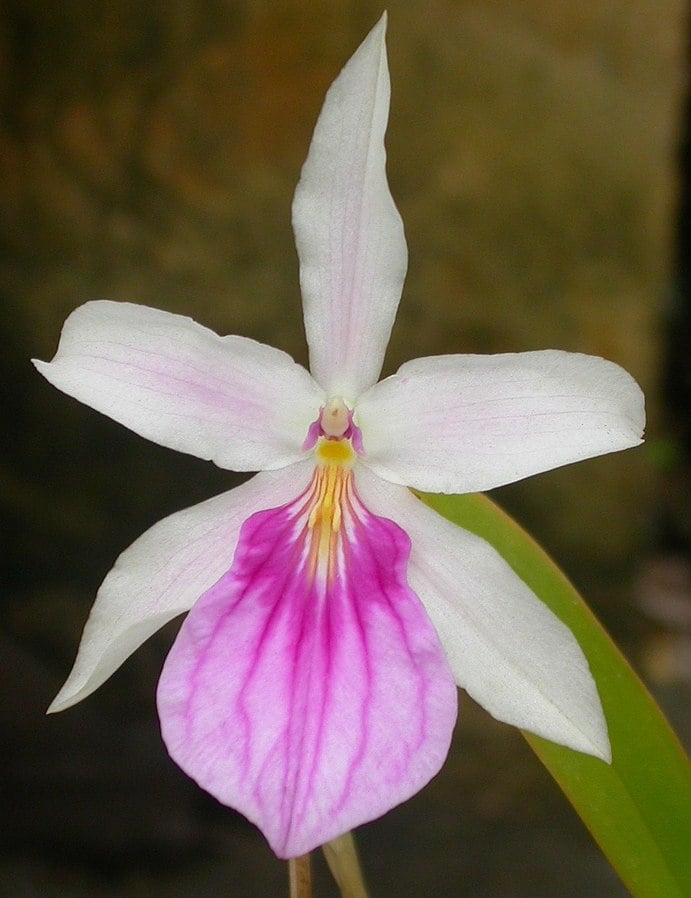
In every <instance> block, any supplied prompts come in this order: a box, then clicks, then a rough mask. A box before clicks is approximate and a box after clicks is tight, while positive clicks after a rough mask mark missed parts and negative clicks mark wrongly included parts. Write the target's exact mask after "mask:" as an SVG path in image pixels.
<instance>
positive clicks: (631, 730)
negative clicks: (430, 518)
mask: <svg viewBox="0 0 691 898" xmlns="http://www.w3.org/2000/svg"><path fill="white" fill-rule="evenodd" d="M422 498H423V499H424V501H425V502H427V504H428V505H430V506H431V507H432V508H434V509H435V510H436V511H438V512H439V513H440V514H442V515H443V516H444V517H446V518H448V519H449V520H450V521H453V522H454V523H455V524H458V525H459V526H461V527H465V528H466V529H467V530H470V531H472V532H473V533H476V534H478V535H479V536H482V537H484V538H485V539H486V540H487V541H488V542H490V543H492V545H493V546H495V548H496V549H497V550H498V551H499V553H500V554H501V555H503V557H504V558H505V559H506V560H507V561H508V562H509V564H510V565H511V567H512V568H513V569H514V570H515V571H516V573H517V574H518V575H519V576H520V577H521V578H522V579H523V580H524V581H525V582H526V583H527V584H528V585H529V586H530V587H531V588H532V589H533V591H534V592H535V593H536V594H537V595H538V596H539V597H540V598H541V599H542V600H543V601H544V602H545V603H546V604H547V605H548V606H549V607H550V608H551V609H552V610H553V611H554V612H555V614H556V615H557V616H558V617H560V618H561V620H563V621H564V623H566V624H567V626H569V627H570V628H571V630H572V631H573V633H574V635H575V636H576V638H577V639H578V641H579V643H580V645H581V647H582V649H583V651H584V652H585V654H586V656H587V658H588V662H589V664H590V668H591V670H592V673H593V676H594V677H595V680H596V681H597V685H598V690H599V692H600V698H601V700H602V705H603V707H604V710H605V715H606V717H607V722H608V726H609V735H610V740H611V743H612V754H613V762H612V764H611V765H608V764H605V763H604V762H602V761H599V760H597V759H596V758H591V757H589V756H588V755H583V754H580V753H579V752H575V751H572V750H570V749H568V748H564V747H563V746H560V745H555V744H554V743H551V742H547V741H546V740H544V739H540V738H539V737H537V736H534V735H532V734H531V733H524V736H525V738H526V739H527V740H528V743H529V744H530V746H531V747H532V748H533V750H534V751H535V753H536V754H537V755H538V757H539V758H540V760H541V761H542V763H543V764H544V765H545V766H546V767H547V769H548V770H549V772H550V773H551V774H552V776H553V777H554V779H555V780H556V781H557V782H558V783H559V785H560V786H561V788H562V790H563V791H564V793H565V794H566V796H567V798H568V799H569V801H570V802H571V803H572V805H573V806H574V808H575V809H576V811H577V812H578V814H579V815H580V817H581V818H582V820H583V822H584V823H585V825H586V826H587V827H588V829H589V830H590V832H591V833H592V835H593V836H594V838H595V839H596V841H597V842H598V844H599V845H600V847H601V848H602V850H603V852H604V853H605V855H606V856H607V857H608V858H609V860H610V862H611V864H612V866H613V867H614V868H615V869H616V871H617V872H618V874H619V876H621V878H622V880H623V881H624V883H625V884H626V886H627V888H628V889H629V890H630V891H631V893H632V895H634V896H636V898H689V896H691V768H690V767H689V763H688V759H687V758H686V756H685V753H684V751H683V749H682V747H681V745H680V743H679V740H678V739H677V737H676V735H675V734H674V732H673V731H672V729H671V728H670V726H669V724H668V723H667V721H666V720H665V718H664V716H663V714H662V712H661V711H660V709H659V708H658V706H657V705H656V703H655V702H654V700H653V699H652V697H651V696H650V694H649V693H648V691H647V690H646V688H645V687H644V686H643V684H642V683H641V681H640V680H639V679H638V677H637V676H636V674H635V673H634V672H633V670H632V669H631V667H630V666H629V665H628V663H627V662H626V660H625V659H624V658H623V656H622V655H621V653H620V652H619V650H618V649H617V648H616V646H615V645H614V643H613V642H612V640H611V639H610V638H609V636H608V635H607V633H606V632H605V631H604V629H603V628H602V626H601V625H600V623H599V622H598V621H597V619H596V618H595V617H594V615H593V614H592V612H591V611H590V610H589V608H588V607H587V605H586V604H585V602H584V601H583V599H582V598H581V597H580V596H579V594H578V593H577V592H576V590H575V589H574V587H573V586H572V585H571V584H570V583H569V581H568V580H567V579H566V577H565V576H564V574H563V573H562V572H561V571H560V570H559V569H558V568H557V566H556V565H555V564H554V562H553V561H552V560H551V559H550V558H549V557H548V556H547V555H546V553H545V552H544V551H543V550H542V549H541V548H540V547H539V546H538V545H537V543H536V542H535V541H534V540H533V539H532V538H531V537H530V536H528V534H527V533H526V532H525V531H524V530H522V529H521V528H520V527H519V525H518V524H516V522H515V521H513V520H512V519H511V518H510V517H509V516H508V515H507V514H505V513H504V512H503V511H502V510H501V509H500V508H498V506H496V505H495V504H494V503H493V502H492V501H491V500H490V499H488V498H487V497H486V496H484V495H479V494H475V495H468V496H436V495H435V496H431V495H425V496H423V497H422Z"/></svg>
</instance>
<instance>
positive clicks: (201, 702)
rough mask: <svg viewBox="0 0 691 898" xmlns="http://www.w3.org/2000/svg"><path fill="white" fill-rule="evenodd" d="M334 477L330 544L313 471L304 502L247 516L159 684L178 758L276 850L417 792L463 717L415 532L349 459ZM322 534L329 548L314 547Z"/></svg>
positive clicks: (295, 850)
mask: <svg viewBox="0 0 691 898" xmlns="http://www.w3.org/2000/svg"><path fill="white" fill-rule="evenodd" d="M339 476H341V486H342V490H341V492H340V493H337V498H338V501H339V502H340V508H341V513H342V517H341V519H340V527H339V528H338V531H337V533H336V535H335V537H332V536H331V531H329V534H327V535H328V536H329V539H330V541H329V540H327V542H326V543H325V541H324V540H323V539H319V536H318V535H317V537H316V539H317V542H316V543H315V530H318V529H319V526H320V524H319V523H317V524H316V526H315V520H316V521H317V522H319V520H320V518H319V516H318V515H317V516H316V517H315V514H316V513H315V511H314V509H315V505H316V507H317V510H318V511H320V508H321V507H320V506H319V504H318V502H319V496H321V495H322V494H321V493H319V492H318V488H317V486H315V484H316V483H317V481H318V479H319V474H318V473H316V474H315V481H314V482H313V485H312V487H311V488H310V490H308V491H307V493H306V494H304V495H303V496H302V497H300V498H299V499H298V500H296V501H295V502H293V503H290V504H288V505H285V506H283V507H281V508H277V509H272V510H269V511H264V512H259V513H258V514H255V515H253V516H252V517H251V518H250V519H249V520H248V521H246V523H245V524H244V525H243V528H242V531H241V534H240V540H239V543H238V548H237V551H236V554H235V559H234V561H233V565H232V568H231V569H230V571H229V572H228V573H227V574H226V575H225V576H224V577H223V578H222V579H221V580H220V581H219V582H218V583H217V584H216V585H215V586H214V587H213V588H212V589H211V590H209V591H208V592H207V593H206V594H205V595H204V596H203V597H202V598H201V599H200V600H199V602H198V603H197V604H196V605H195V607H194V608H193V609H192V611H191V612H190V614H189V616H188V618H187V619H186V621H185V623H184V624H183V626H182V629H181V630H180V633H179V635H178V638H177V640H176V641H175V644H174V645H173V647H172V649H171V651H170V654H169V656H168V658H167V660H166V663H165V666H164V669H163V673H162V675H161V680H160V683H159V689H158V707H159V715H160V719H161V728H162V733H163V738H164V740H165V742H166V745H167V747H168V750H169V752H170V754H171V756H172V757H173V759H174V760H175V761H176V762H177V763H178V764H179V765H180V766H181V767H182V769H183V770H185V771H186V772H187V773H188V774H189V775H190V776H191V777H193V778H194V779H195V780H196V781H197V782H198V783H199V785H200V786H202V787H203V788H204V789H206V790H207V791H208V792H210V793H211V794H212V795H214V796H215V797H216V798H218V799H219V800H220V801H221V802H223V803H224V804H226V805H229V806H230V807H233V808H236V809H237V810H239V811H241V812H242V813H243V814H245V815H246V816H247V817H248V818H249V819H250V820H252V821H253V822H255V823H256V824H257V825H258V826H259V827H260V829H261V830H262V831H263V832H264V834H265V835H266V837H267V839H268V840H269V842H270V844H271V846H272V848H273V849H274V851H275V852H276V854H278V855H279V856H281V857H293V856H297V855H300V854H303V853H305V852H307V851H310V850H312V849H313V848H315V847H316V846H318V845H320V844H323V843H324V842H327V841H329V840H330V839H332V838H335V837H336V836H338V835H340V834H342V833H343V832H345V831H347V830H349V829H351V828H353V827H354V826H357V825H358V824H360V823H363V822H365V821H367V820H371V819H373V818H375V817H378V816H380V815H381V814H383V813H384V812H385V811H387V810H389V809H390V808H391V807H393V806H395V805H397V804H399V803H400V802H402V801H404V800H405V799H406V798H408V797H410V796H411V795H413V794H414V793H415V792H417V791H418V790H419V789H420V788H422V786H424V785H425V784H426V783H427V782H428V781H429V780H430V779H431V778H432V777H433V776H434V775H435V773H437V771H438V770H439V768H440V767H441V765H442V763H443V761H444V759H445V757H446V754H447V751H448V747H449V743H450V739H451V733H452V730H453V726H454V723H455V719H456V708H457V698H456V688H455V685H454V682H453V678H452V676H451V673H450V671H449V668H448V665H447V663H446V660H445V658H444V655H443V652H442V649H441V646H440V644H439V640H438V637H437V635H436V632H435V630H434V628H433V627H432V625H431V623H430V622H429V620H428V618H427V616H426V613H425V611H424V609H423V607H422V605H421V604H420V602H419V600H418V598H417V596H416V595H415V594H414V593H413V592H412V591H411V589H410V588H409V587H408V585H407V580H406V568H407V562H408V556H409V552H410V541H409V539H408V537H407V535H406V534H405V533H404V532H403V531H402V530H401V529H400V528H399V527H398V526H397V525H396V524H394V523H393V522H391V521H389V520H387V519H385V518H381V517H377V516H375V515H372V514H370V513H369V512H368V511H367V510H366V509H365V508H364V506H363V505H362V504H361V503H360V501H359V499H358V498H357V495H356V494H355V492H354V488H353V485H352V479H351V475H350V473H343V474H341V475H339ZM339 497H340V498H339ZM322 523H323V522H322ZM327 523H328V524H331V519H330V518H329V519H328V521H327ZM325 545H328V547H329V548H328V556H329V557H328V559H327V560H326V561H324V559H323V558H322V557H321V554H320V553H319V552H318V553H317V555H315V552H316V551H317V550H320V551H321V550H323V548H324V546H325ZM315 546H316V549H315ZM315 559H316V561H315ZM322 561H324V563H322Z"/></svg>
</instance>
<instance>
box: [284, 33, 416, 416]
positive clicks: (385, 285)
mask: <svg viewBox="0 0 691 898" xmlns="http://www.w3.org/2000/svg"><path fill="white" fill-rule="evenodd" d="M385 32H386V15H383V16H382V18H381V19H380V20H379V22H378V24H377V25H376V26H375V27H374V28H373V30H372V31H371V32H370V34H369V35H368V36H367V38H366V39H365V41H364V42H363V44H362V45H361V46H360V48H359V49H358V50H357V52H356V53H355V55H354V56H353V57H352V59H351V60H350V62H348V64H347V65H346V66H345V68H344V69H343V71H342V72H341V74H340V75H339V76H338V78H337V79H336V81H335V82H334V83H333V85H332V86H331V88H330V90H329V92H328V94H327V95H326V100H325V102H324V106H323V108H322V111H321V115H320V116H319V121H318V122H317V126H316V128H315V131H314V137H313V138H312V144H311V146H310V151H309V155H308V157H307V161H306V162H305V165H304V167H303V169H302V177H301V179H300V183H299V184H298V187H297V190H296V192H295V200H294V202H293V227H294V229H295V241H296V244H297V250H298V255H299V257H300V284H301V287H302V296H303V306H304V315H305V330H306V331H307V342H308V344H309V348H310V368H311V370H312V374H313V375H314V377H315V378H316V380H317V381H318V382H319V383H320V384H321V386H322V387H324V389H325V390H326V392H327V393H328V394H329V395H330V396H341V397H343V398H344V399H348V400H350V401H352V400H354V399H355V398H356V397H357V396H358V395H359V394H360V393H361V392H362V391H363V390H364V389H366V388H367V387H369V386H371V385H372V384H373V383H375V382H376V380H377V378H378V377H379V372H380V371H381V366H382V362H383V359H384V353H385V351H386V345H387V343H388V341H389V334H390V333H391V326H392V324H393V321H394V318H395V317H396V309H397V308H398V302H399V299H400V296H401V289H402V287H403V280H404V278H405V271H406V266H407V250H406V244H405V237H404V235H403V223H402V222H401V218H400V216H399V214H398V211H397V210H396V207H395V205H394V202H393V200H392V198H391V194H390V192H389V187H388V184H387V181H386V171H385V164H386V153H385V151H384V132H385V131H386V122H387V119H388V114H389V94H390V86H389V72H388V68H387V63H386V47H385V44H384V37H385Z"/></svg>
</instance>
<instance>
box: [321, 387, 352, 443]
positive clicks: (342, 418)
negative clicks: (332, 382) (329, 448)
mask: <svg viewBox="0 0 691 898" xmlns="http://www.w3.org/2000/svg"><path fill="white" fill-rule="evenodd" d="M319 424H320V426H321V430H322V433H323V434H324V436H327V437H331V438H332V439H338V438H340V437H342V436H343V435H344V433H345V432H346V430H348V428H349V427H350V412H349V411H348V407H347V406H346V404H345V402H344V401H343V400H342V399H341V398H340V397H333V398H332V399H329V401H328V402H327V403H326V405H325V406H324V408H323V409H322V412H321V415H320V417H319Z"/></svg>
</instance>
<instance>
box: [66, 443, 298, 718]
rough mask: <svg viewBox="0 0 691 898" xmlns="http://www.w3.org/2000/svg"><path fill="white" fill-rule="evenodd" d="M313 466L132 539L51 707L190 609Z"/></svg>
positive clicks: (93, 684)
mask: <svg viewBox="0 0 691 898" xmlns="http://www.w3.org/2000/svg"><path fill="white" fill-rule="evenodd" d="M313 469H314V465H313V463H312V461H311V460H305V461H302V462H299V463H298V464H296V465H292V466H290V467H289V468H284V469H283V470H281V471H276V472H270V473H261V474H257V475H256V476H255V477H252V478H251V480H248V481H247V483H244V484H242V486H239V487H236V488H235V489H233V490H229V491H228V492H227V493H222V494H221V495H220V496H216V497H215V498H213V499H208V500H207V501H206V502H202V503H201V504H199V505H194V506H192V508H187V509H185V510H184V511H179V512H177V513H176V514H172V515H170V516H169V517H167V518H164V519H163V520H162V521H159V523H158V524H155V525H154V526H153V527H152V528H151V529H150V530H147V531H146V533H144V534H143V535H142V536H140V537H139V539H138V540H136V541H135V542H134V543H132V545H131V546H130V547H129V549H126V550H125V551H124V552H123V553H122V555H120V557H119V558H118V560H117V561H116V562H115V566H114V567H113V569H112V570H111V571H110V573H109V574H108V576H107V577H106V579H105V580H104V581H103V584H102V586H101V588H100V589H99V591H98V595H97V597H96V602H95V603H94V606H93V608H92V609H91V614H90V615H89V619H88V620H87V622H86V626H85V627H84V633H83V635H82V640H81V644H80V646H79V653H78V655H77V660H76V661H75V663H74V667H73V668H72V672H71V673H70V676H69V678H68V679H67V682H66V683H65V685H64V686H63V687H62V689H61V690H60V692H59V694H58V695H57V697H56V698H55V700H54V701H53V703H52V705H51V706H50V708H49V709H48V710H49V711H62V710H64V709H65V708H69V707H70V705H74V704H76V702H78V701H81V700H82V699H83V698H86V696H87V695H90V694H91V693H92V692H93V691H94V690H95V689H98V687H99V686H100V685H101V684H102V683H103V682H104V681H105V680H107V679H108V677H109V676H110V675H111V674H112V673H113V672H114V671H116V670H117V669H118V667H120V665H121V664H122V663H123V661H125V660H126V659H127V658H128V657H129V656H130V655H131V654H132V652H134V651H135V650H136V649H137V648H139V646H140V645H141V644H142V643H143V642H144V641H145V640H146V639H148V638H149V636H151V635H152V634H153V633H155V632H156V630H158V629H160V628H161V627H162V626H163V625H164V624H165V623H167V622H168V621H169V620H172V619H173V618H174V617H176V616H177V615H178V614H181V613H182V612H184V611H189V609H190V608H191V607H192V605H194V603H195V602H196V601H197V599H198V598H199V597H200V596H201V595H202V594H203V593H204V592H206V590H207V589H209V588H210V587H211V586H213V585H214V583H216V582H217V580H219V579H220V577H222V576H223V574H225V573H226V571H227V570H228V569H229V568H230V565H231V562H232V559H233V554H234V552H235V546H236V545H237V541H238V535H239V532H240V527H241V526H242V524H243V523H244V522H245V521H246V520H247V518H248V517H249V516H250V515H252V514H254V513H255V512H256V511H261V510H263V509H269V508H274V507H275V506H278V505H282V504H284V503H285V502H288V501H290V500H291V499H294V498H295V497H296V496H297V495H299V493H300V492H301V490H303V489H304V488H305V486H306V485H307V483H308V482H309V479H310V477H311V475H312V471H313Z"/></svg>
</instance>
